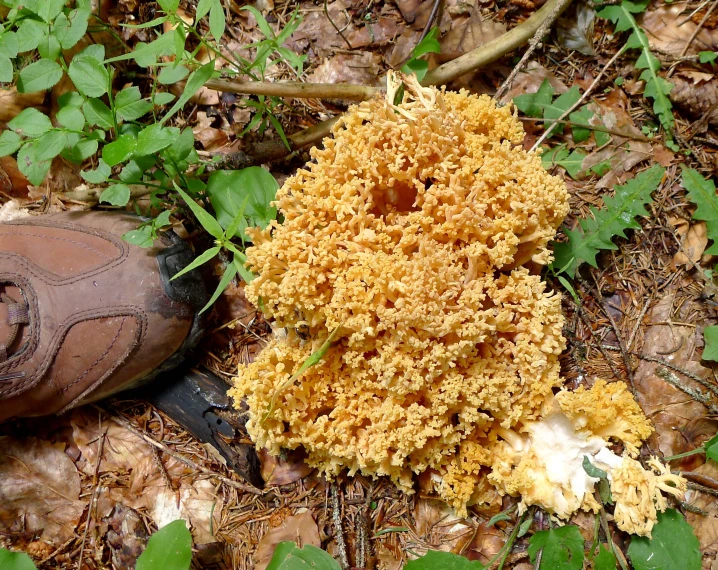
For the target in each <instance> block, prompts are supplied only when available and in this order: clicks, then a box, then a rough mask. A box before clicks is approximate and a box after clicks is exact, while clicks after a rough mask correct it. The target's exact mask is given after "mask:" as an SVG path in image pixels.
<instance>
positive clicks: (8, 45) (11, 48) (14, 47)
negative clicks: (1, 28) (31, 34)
mask: <svg viewBox="0 0 718 570" xmlns="http://www.w3.org/2000/svg"><path fill="white" fill-rule="evenodd" d="M18 48H19V44H18V39H17V34H16V33H15V32H7V31H6V32H4V33H3V34H2V36H0V55H4V56H5V57H17V53H18V51H19V49H18Z"/></svg>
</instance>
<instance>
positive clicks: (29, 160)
mask: <svg viewBox="0 0 718 570" xmlns="http://www.w3.org/2000/svg"><path fill="white" fill-rule="evenodd" d="M51 164H52V161H51V160H40V159H39V158H37V154H36V151H35V145H34V144H32V143H25V145H24V146H23V147H22V148H21V149H20V150H19V151H18V153H17V166H18V168H19V169H20V172H22V173H23V174H24V175H25V178H27V179H28V180H29V181H30V184H32V185H33V186H40V184H42V181H43V180H45V175H46V174H47V172H48V170H50V165H51Z"/></svg>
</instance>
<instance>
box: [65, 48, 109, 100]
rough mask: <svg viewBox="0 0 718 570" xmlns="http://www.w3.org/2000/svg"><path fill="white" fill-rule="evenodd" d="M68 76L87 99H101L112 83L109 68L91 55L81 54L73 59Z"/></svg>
mask: <svg viewBox="0 0 718 570" xmlns="http://www.w3.org/2000/svg"><path fill="white" fill-rule="evenodd" d="M68 74H69V76H70V79H72V82H73V83H74V84H75V87H77V90H78V91H79V92H80V93H82V94H83V95H85V96H86V97H101V96H102V95H104V94H105V93H107V87H108V86H109V82H110V75H109V73H108V72H107V68H106V67H105V66H104V65H103V64H102V62H101V61H100V60H98V59H95V58H94V57H92V56H90V55H86V54H80V55H76V56H75V57H73V58H72V61H71V62H70V68H69V70H68Z"/></svg>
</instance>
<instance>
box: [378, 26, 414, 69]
mask: <svg viewBox="0 0 718 570" xmlns="http://www.w3.org/2000/svg"><path fill="white" fill-rule="evenodd" d="M420 37H421V32H420V31H417V30H411V29H407V30H404V32H403V33H402V34H401V35H400V36H399V37H398V38H396V40H394V46H393V47H392V49H391V51H390V52H389V55H387V56H386V62H387V63H388V64H389V65H390V66H391V67H393V68H395V69H396V68H399V67H401V66H402V65H403V64H404V63H405V62H406V61H407V60H408V59H409V57H410V56H411V50H413V49H414V48H415V47H416V44H418V43H419V38H420Z"/></svg>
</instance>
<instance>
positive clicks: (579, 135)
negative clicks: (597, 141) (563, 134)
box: [568, 105, 593, 143]
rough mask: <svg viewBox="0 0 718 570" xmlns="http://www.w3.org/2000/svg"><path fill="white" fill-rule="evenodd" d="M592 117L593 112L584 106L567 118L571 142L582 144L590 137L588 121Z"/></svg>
mask: <svg viewBox="0 0 718 570" xmlns="http://www.w3.org/2000/svg"><path fill="white" fill-rule="evenodd" d="M592 117H593V111H591V110H590V109H589V108H588V106H587V105H584V106H583V107H581V108H580V109H579V110H578V111H574V112H573V113H571V114H570V115H569V116H568V118H569V121H571V134H572V135H573V142H575V143H582V142H584V141H585V140H587V139H588V137H590V136H591V126H590V125H589V121H590V120H591V118H592Z"/></svg>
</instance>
